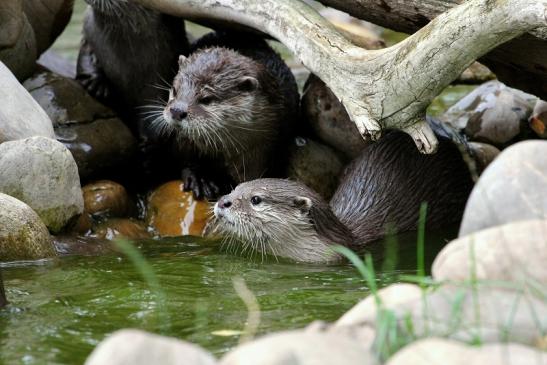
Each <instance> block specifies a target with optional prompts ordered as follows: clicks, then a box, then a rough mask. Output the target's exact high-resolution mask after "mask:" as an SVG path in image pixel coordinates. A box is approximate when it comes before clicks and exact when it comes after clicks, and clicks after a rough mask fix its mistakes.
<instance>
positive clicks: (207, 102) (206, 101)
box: [199, 96, 213, 105]
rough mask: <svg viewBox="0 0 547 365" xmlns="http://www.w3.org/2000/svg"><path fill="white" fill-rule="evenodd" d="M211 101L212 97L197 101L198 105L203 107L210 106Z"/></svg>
mask: <svg viewBox="0 0 547 365" xmlns="http://www.w3.org/2000/svg"><path fill="white" fill-rule="evenodd" d="M212 101H213V97H212V96H204V97H202V98H201V99H199V103H200V104H203V105H208V104H211V102H212Z"/></svg>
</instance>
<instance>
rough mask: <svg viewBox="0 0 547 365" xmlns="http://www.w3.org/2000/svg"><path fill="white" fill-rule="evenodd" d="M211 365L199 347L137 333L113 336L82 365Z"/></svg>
mask: <svg viewBox="0 0 547 365" xmlns="http://www.w3.org/2000/svg"><path fill="white" fill-rule="evenodd" d="M105 364H109V365H149V364H158V365H159V364H161V365H214V364H216V360H215V358H214V357H213V356H212V355H211V354H209V353H208V352H207V351H205V350H203V349H202V348H201V347H199V346H197V345H194V344H191V343H189V342H185V341H181V340H177V339H175V338H172V337H164V336H159V335H154V334H151V333H147V332H144V331H140V330H134V329H124V330H120V331H117V332H114V333H113V334H112V335H110V336H109V337H108V338H106V339H105V340H103V341H102V342H101V343H99V345H97V347H96V348H95V349H94V350H93V352H92V353H91V355H89V357H88V358H87V360H86V361H85V365H105Z"/></svg>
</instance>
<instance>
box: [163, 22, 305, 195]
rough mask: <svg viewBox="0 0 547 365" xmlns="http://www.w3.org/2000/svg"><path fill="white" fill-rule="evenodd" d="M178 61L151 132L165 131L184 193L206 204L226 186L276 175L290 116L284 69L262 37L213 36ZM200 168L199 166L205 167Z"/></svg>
mask: <svg viewBox="0 0 547 365" xmlns="http://www.w3.org/2000/svg"><path fill="white" fill-rule="evenodd" d="M192 48H193V52H192V53H191V54H190V56H189V57H188V58H187V57H184V56H181V57H180V58H179V71H178V73H177V75H176V76H175V78H174V81H173V87H172V88H171V90H170V95H169V100H168V102H167V103H166V105H165V107H164V108H163V110H162V111H161V116H162V118H160V119H159V120H158V123H159V124H157V125H156V128H157V129H162V130H164V132H165V133H167V134H171V135H172V136H173V138H174V140H175V142H176V146H177V147H178V148H179V152H180V155H184V156H188V155H189V156H191V157H190V158H187V159H186V161H185V162H186V165H187V166H183V167H184V168H183V173H182V176H183V181H184V188H185V190H186V191H193V193H194V195H195V196H196V197H197V198H200V197H202V196H205V197H206V198H208V199H214V198H215V197H216V196H218V194H219V193H220V192H223V193H226V192H227V191H228V186H229V185H230V184H237V183H240V182H243V181H246V180H251V179H256V178H258V177H261V176H269V177H272V176H280V175H281V173H282V171H283V170H284V168H285V165H286V163H285V162H286V158H287V151H288V143H289V137H290V136H291V134H292V131H293V130H294V127H295V123H296V120H297V116H298V107H299V94H298V89H297V86H296V81H295V79H294V76H293V75H292V73H291V71H290V69H289V67H288V66H287V65H286V64H285V62H284V61H283V60H282V59H281V57H280V56H279V55H278V54H277V53H276V52H275V51H274V50H273V49H272V48H271V47H270V46H269V45H268V44H267V43H266V42H265V41H264V39H262V38H260V37H258V36H254V35H251V34H246V33H233V32H215V33H210V34H207V35H205V36H204V37H202V38H201V39H199V40H198V41H197V42H196V43H195V44H194V45H193V47H192ZM205 168H206V169H205Z"/></svg>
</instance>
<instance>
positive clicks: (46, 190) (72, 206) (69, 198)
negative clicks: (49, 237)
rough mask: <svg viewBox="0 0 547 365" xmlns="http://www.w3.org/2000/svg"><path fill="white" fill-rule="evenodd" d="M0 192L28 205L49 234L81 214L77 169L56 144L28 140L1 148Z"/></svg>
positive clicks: (8, 143) (35, 139) (46, 141)
mask: <svg viewBox="0 0 547 365" xmlns="http://www.w3.org/2000/svg"><path fill="white" fill-rule="evenodd" d="M0 192H4V193H6V194H9V195H11V196H13V197H15V198H17V199H20V200H21V201H23V202H25V203H26V204H28V205H29V206H30V207H31V208H32V209H34V211H36V213H38V215H39V216H40V218H41V219H42V221H43V222H44V223H45V224H46V226H47V227H48V228H49V230H50V231H52V232H58V231H60V230H61V229H62V228H63V227H64V226H65V225H66V224H67V223H68V222H69V220H71V219H72V218H73V217H74V216H76V215H77V214H80V213H82V212H83V208H84V201H83V198H82V190H81V188H80V179H79V177H78V169H77V167H76V163H75V162H74V159H73V158H72V155H71V154H70V152H69V151H68V150H67V149H66V148H65V147H64V146H63V145H62V144H61V143H59V142H57V141H55V140H52V139H49V138H45V137H31V138H27V139H23V140H18V141H10V142H4V143H3V144H1V145H0Z"/></svg>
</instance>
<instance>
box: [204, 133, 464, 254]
mask: <svg viewBox="0 0 547 365" xmlns="http://www.w3.org/2000/svg"><path fill="white" fill-rule="evenodd" d="M439 142H440V143H439V149H438V151H437V153H435V154H433V155H423V154H421V153H419V152H418V151H417V150H416V148H415V146H414V143H413V141H412V139H411V138H410V137H409V136H408V135H406V134H404V133H402V132H390V133H389V134H388V135H386V136H385V137H384V138H382V139H381V140H380V141H379V142H377V143H374V144H371V145H368V146H366V147H365V148H364V150H363V151H362V152H361V154H360V155H359V156H358V157H357V158H356V159H355V160H354V161H353V162H351V163H350V164H349V165H348V167H347V169H346V170H345V172H344V174H343V176H342V178H341V182H340V185H339V186H338V188H337V190H336V192H335V193H334V195H333V197H332V199H331V201H330V204H328V203H326V202H325V201H324V200H323V199H322V198H321V197H320V196H319V195H318V194H317V193H316V192H314V191H312V190H311V189H309V188H308V187H306V186H305V185H303V184H301V183H299V182H295V181H289V180H283V179H257V180H253V181H249V182H245V183H242V184H240V185H238V186H237V187H236V188H235V189H234V190H233V191H232V192H231V193H230V194H228V195H226V196H223V197H221V198H220V199H219V200H218V202H217V203H216V204H215V206H214V219H213V221H212V222H211V227H210V229H209V232H211V233H214V234H220V235H223V236H225V237H226V239H228V240H231V241H240V242H242V244H243V245H244V247H249V246H250V247H252V248H253V249H254V250H256V251H258V252H260V253H261V254H271V255H274V256H279V257H284V258H289V259H292V260H295V261H300V262H310V263H321V262H332V261H337V260H339V259H340V256H339V255H338V254H336V253H335V252H334V251H333V250H332V249H331V246H332V245H343V246H346V247H349V248H351V249H360V248H366V247H368V246H369V244H370V243H371V242H374V241H377V240H379V239H381V238H382V237H383V236H384V235H385V233H386V232H385V229H386V225H388V224H392V226H393V227H394V228H395V229H396V231H397V232H399V233H402V232H406V231H412V230H415V229H416V227H417V221H418V211H419V208H420V205H421V203H422V202H427V204H428V210H427V221H426V224H427V227H428V228H430V229H437V228H445V227H449V226H450V225H453V224H457V223H458V222H459V221H460V220H461V217H462V215H463V210H464V207H465V203H466V200H467V198H468V196H469V194H470V192H471V188H472V186H473V182H472V180H471V176H470V173H469V170H468V169H467V166H466V164H465V163H464V161H463V159H462V157H461V154H460V151H459V150H458V148H457V147H456V145H455V144H453V143H452V142H451V141H449V140H448V139H445V138H442V137H439Z"/></svg>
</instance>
